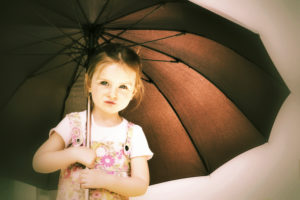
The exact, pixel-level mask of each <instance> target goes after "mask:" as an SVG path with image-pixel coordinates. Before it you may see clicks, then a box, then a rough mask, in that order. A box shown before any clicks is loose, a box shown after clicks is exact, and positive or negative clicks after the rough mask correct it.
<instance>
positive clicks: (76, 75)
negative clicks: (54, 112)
mask: <svg viewBox="0 0 300 200" xmlns="http://www.w3.org/2000/svg"><path fill="white" fill-rule="evenodd" d="M83 56H84V54H81V56H80V61H79V62H78V63H77V66H76V69H75V70H74V73H73V75H72V80H71V82H70V84H69V86H68V88H67V91H66V96H65V98H64V101H63V102H64V104H63V107H62V112H61V114H60V116H61V118H63V117H64V116H63V114H64V112H65V107H66V103H65V102H66V100H67V99H68V97H69V94H70V91H71V89H72V86H73V84H74V83H75V82H76V80H77V79H78V78H79V75H80V74H81V72H82V70H83V68H82V69H81V70H80V71H79V72H78V69H79V67H80V65H81V64H80V63H81V61H82V58H83Z"/></svg>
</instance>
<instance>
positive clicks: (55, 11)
mask: <svg viewBox="0 0 300 200" xmlns="http://www.w3.org/2000/svg"><path fill="white" fill-rule="evenodd" d="M36 3H38V4H39V5H40V6H43V7H44V8H46V9H48V10H51V11H52V12H54V13H56V14H58V15H60V16H62V17H64V18H66V19H68V20H70V21H73V22H75V21H74V20H73V19H72V18H70V17H68V16H66V15H64V14H62V13H61V12H58V11H57V10H54V9H50V8H49V7H48V6H45V5H43V3H41V2H36Z"/></svg>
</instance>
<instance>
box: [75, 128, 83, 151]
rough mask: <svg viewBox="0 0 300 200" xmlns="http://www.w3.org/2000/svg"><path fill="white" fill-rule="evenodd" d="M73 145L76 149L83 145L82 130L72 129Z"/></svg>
mask: <svg viewBox="0 0 300 200" xmlns="http://www.w3.org/2000/svg"><path fill="white" fill-rule="evenodd" d="M72 144H73V146H75V147H79V146H81V145H82V144H83V138H82V134H80V129H79V128H77V127H74V128H73V129H72Z"/></svg>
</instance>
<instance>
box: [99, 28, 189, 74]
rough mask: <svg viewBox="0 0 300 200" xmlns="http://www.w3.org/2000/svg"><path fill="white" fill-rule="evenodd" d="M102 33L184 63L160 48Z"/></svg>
mask: <svg viewBox="0 0 300 200" xmlns="http://www.w3.org/2000/svg"><path fill="white" fill-rule="evenodd" d="M103 34H106V35H108V36H115V37H116V38H117V39H120V40H123V41H126V42H130V43H132V44H134V45H135V46H142V47H145V48H147V49H150V50H152V51H155V52H158V53H161V54H163V55H166V56H168V57H170V58H173V59H174V60H175V61H177V62H182V63H184V62H183V61H182V60H180V59H179V58H176V57H174V56H172V55H169V54H167V53H165V52H162V51H160V50H158V49H155V48H152V47H149V46H146V45H143V44H141V43H138V42H135V41H132V40H129V39H126V38H123V37H120V36H116V35H113V34H111V33H107V32H105V33H103ZM184 64H185V65H187V66H189V65H188V64H186V63H184ZM189 67H190V68H192V67H191V66H189ZM192 69H193V68H192Z"/></svg>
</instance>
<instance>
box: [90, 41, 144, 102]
mask: <svg viewBox="0 0 300 200" xmlns="http://www.w3.org/2000/svg"><path fill="white" fill-rule="evenodd" d="M111 64H120V65H123V66H127V67H128V68H130V69H132V70H133V71H134V72H136V80H135V94H134V97H133V99H134V100H135V103H136V105H135V108H136V107H137V106H138V105H139V104H140V103H141V101H142V97H143V94H144V85H143V82H142V64H141V60H140V57H139V56H138V55H137V53H136V52H135V51H134V50H132V49H130V48H129V47H126V46H123V45H121V44H118V43H110V44H107V45H105V46H103V47H102V48H101V49H100V50H98V51H96V52H95V53H94V54H93V56H92V57H91V58H90V60H89V64H88V66H89V67H88V70H87V76H88V77H87V78H88V79H89V80H92V77H93V75H94V73H95V71H96V69H97V68H100V70H102V69H103V68H104V67H106V66H108V65H111Z"/></svg>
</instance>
